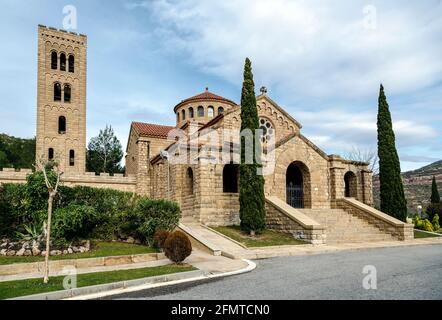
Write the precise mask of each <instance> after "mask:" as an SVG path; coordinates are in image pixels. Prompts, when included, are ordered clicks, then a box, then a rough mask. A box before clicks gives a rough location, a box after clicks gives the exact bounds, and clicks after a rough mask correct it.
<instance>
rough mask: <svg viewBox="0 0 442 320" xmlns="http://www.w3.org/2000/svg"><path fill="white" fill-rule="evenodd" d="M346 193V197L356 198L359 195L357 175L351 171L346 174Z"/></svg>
mask: <svg viewBox="0 0 442 320" xmlns="http://www.w3.org/2000/svg"><path fill="white" fill-rule="evenodd" d="M344 186H345V187H344V188H345V192H344V195H345V197H346V198H356V197H357V196H358V186H357V178H356V175H355V174H354V173H353V172H351V171H349V172H347V173H346V174H345V176H344Z"/></svg>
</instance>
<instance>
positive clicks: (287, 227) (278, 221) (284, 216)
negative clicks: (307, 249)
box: [266, 198, 326, 244]
mask: <svg viewBox="0 0 442 320" xmlns="http://www.w3.org/2000/svg"><path fill="white" fill-rule="evenodd" d="M279 201H280V200H279ZM285 207H288V205H285ZM286 209H287V210H291V211H295V212H296V210H295V209H293V208H291V207H290V208H286ZM305 218H306V219H305V220H306V222H307V223H311V225H309V226H303V225H302V224H301V222H300V221H297V220H295V219H294V218H293V217H292V216H290V215H289V214H288V212H286V210H285V209H284V208H283V207H282V206H279V205H278V204H277V203H275V201H272V200H271V198H267V199H266V224H267V228H269V229H271V230H276V231H280V232H284V233H288V234H291V235H293V236H294V237H295V238H296V239H299V240H303V241H306V242H309V243H312V244H323V243H325V242H326V229H325V228H324V227H321V226H320V225H318V224H316V223H315V222H313V221H311V220H310V219H308V217H305Z"/></svg>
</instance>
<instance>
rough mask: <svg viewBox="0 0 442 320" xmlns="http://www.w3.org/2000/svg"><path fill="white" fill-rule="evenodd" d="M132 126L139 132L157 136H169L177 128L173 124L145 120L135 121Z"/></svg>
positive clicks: (143, 134) (144, 134)
mask: <svg viewBox="0 0 442 320" xmlns="http://www.w3.org/2000/svg"><path fill="white" fill-rule="evenodd" d="M132 126H133V127H134V128H135V130H136V131H137V132H138V134H140V135H142V136H149V137H155V138H167V135H168V134H169V132H170V131H171V130H173V129H175V127H172V126H163V125H159V124H152V123H143V122H133V123H132Z"/></svg>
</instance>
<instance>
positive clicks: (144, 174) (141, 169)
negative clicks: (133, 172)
mask: <svg viewBox="0 0 442 320" xmlns="http://www.w3.org/2000/svg"><path fill="white" fill-rule="evenodd" d="M137 148H138V168H137V186H136V193H137V194H139V195H142V196H146V197H150V196H151V194H150V172H149V171H150V161H149V142H148V141H146V140H143V139H140V140H139V141H138V142H137Z"/></svg>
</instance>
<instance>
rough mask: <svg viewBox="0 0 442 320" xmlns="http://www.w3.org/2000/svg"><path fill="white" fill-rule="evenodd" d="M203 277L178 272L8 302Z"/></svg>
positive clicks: (61, 296) (69, 297) (201, 274)
mask: <svg viewBox="0 0 442 320" xmlns="http://www.w3.org/2000/svg"><path fill="white" fill-rule="evenodd" d="M203 275H204V271H201V270H196V271H189V272H180V273H172V274H165V275H161V276H155V277H148V278H142V279H134V280H128V281H119V282H114V283H106V284H100V285H96V286H89V287H83V288H76V289H70V290H62V291H54V292H48V293H40V294H35V295H31V296H24V297H17V298H12V299H8V300H63V299H71V298H75V297H78V296H85V295H92V294H98V293H101V292H107V291H111V290H124V289H125V288H131V287H137V286H146V285H155V284H161V283H169V282H174V281H180V280H183V279H188V278H189V279H192V278H195V277H201V276H203Z"/></svg>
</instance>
